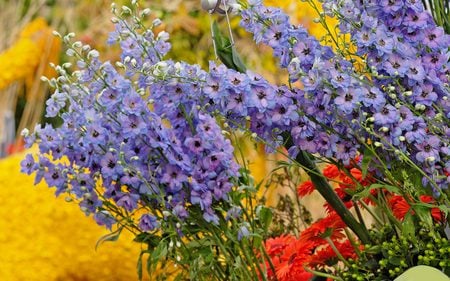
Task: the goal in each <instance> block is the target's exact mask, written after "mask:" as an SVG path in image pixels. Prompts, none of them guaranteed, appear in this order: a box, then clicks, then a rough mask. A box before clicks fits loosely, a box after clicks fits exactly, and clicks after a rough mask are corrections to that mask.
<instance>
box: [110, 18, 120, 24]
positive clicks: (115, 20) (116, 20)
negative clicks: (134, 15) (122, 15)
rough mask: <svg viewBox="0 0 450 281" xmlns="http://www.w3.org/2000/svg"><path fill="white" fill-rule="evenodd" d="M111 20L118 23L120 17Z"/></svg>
mask: <svg viewBox="0 0 450 281" xmlns="http://www.w3.org/2000/svg"><path fill="white" fill-rule="evenodd" d="M111 22H112V23H118V22H119V19H118V18H111Z"/></svg>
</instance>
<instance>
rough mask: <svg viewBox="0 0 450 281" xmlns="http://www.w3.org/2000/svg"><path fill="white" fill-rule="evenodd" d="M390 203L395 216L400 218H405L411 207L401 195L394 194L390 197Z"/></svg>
mask: <svg viewBox="0 0 450 281" xmlns="http://www.w3.org/2000/svg"><path fill="white" fill-rule="evenodd" d="M389 205H391V209H392V212H393V213H394V216H395V217H396V218H397V219H399V220H403V219H404V218H405V216H406V214H407V213H408V212H409V211H410V209H411V206H410V205H409V204H408V202H406V200H405V198H403V196H400V195H394V196H392V197H391V198H390V199H389Z"/></svg>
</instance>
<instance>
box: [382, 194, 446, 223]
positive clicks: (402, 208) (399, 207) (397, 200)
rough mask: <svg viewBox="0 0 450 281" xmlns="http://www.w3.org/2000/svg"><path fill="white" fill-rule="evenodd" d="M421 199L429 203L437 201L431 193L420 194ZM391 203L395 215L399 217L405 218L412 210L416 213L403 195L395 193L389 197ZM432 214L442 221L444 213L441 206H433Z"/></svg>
mask: <svg viewBox="0 0 450 281" xmlns="http://www.w3.org/2000/svg"><path fill="white" fill-rule="evenodd" d="M419 199H420V201H421V202H423V203H429V204H433V203H434V202H435V201H434V199H433V197H432V196H429V195H421V196H419ZM389 204H390V205H391V209H392V212H393V213H394V216H395V217H396V218H397V219H399V220H403V219H404V218H405V216H406V214H407V213H408V212H411V214H414V210H411V206H410V205H409V204H408V202H407V201H406V200H405V198H403V196H400V195H394V196H392V197H391V198H390V199H389ZM430 212H431V216H432V217H433V219H434V220H435V221H442V219H443V215H442V212H441V211H440V210H439V208H437V207H435V208H431V210H430Z"/></svg>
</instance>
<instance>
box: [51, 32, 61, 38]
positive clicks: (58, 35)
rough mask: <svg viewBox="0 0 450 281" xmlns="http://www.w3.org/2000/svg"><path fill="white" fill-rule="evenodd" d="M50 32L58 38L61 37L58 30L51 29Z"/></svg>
mask: <svg viewBox="0 0 450 281" xmlns="http://www.w3.org/2000/svg"><path fill="white" fill-rule="evenodd" d="M52 34H53V35H54V36H57V37H59V38H61V37H62V36H61V34H60V33H59V32H58V31H56V30H53V31H52Z"/></svg>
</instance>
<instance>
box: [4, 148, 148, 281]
mask: <svg viewBox="0 0 450 281" xmlns="http://www.w3.org/2000/svg"><path fill="white" fill-rule="evenodd" d="M23 157H24V155H22V154H19V155H14V156H12V157H9V158H6V159H3V160H1V161H0V194H1V196H0V280H5V281H23V280H27V281H34V280H36V281H44V280H45V281H91V280H92V281H94V280H95V281H102V280H104V281H115V280H117V281H129V280H137V279H138V277H137V270H136V264H137V258H138V257H139V253H140V250H141V249H140V245H139V244H138V243H135V242H132V239H133V236H132V235H131V234H129V233H125V232H123V233H122V235H121V237H120V238H119V241H116V242H105V243H103V244H102V245H100V246H99V248H98V249H97V251H96V250H95V244H96V242H97V240H98V239H99V238H100V237H101V236H103V235H105V234H107V233H109V232H108V230H106V229H104V228H102V227H100V226H97V225H96V224H95V222H94V221H93V219H92V218H90V217H86V216H85V215H84V214H83V213H82V212H81V211H80V210H79V207H78V206H77V205H76V204H73V203H66V202H65V201H64V198H57V199H55V196H54V193H53V190H51V189H49V188H48V187H46V186H45V185H44V184H39V185H38V186H33V177H31V176H27V175H23V174H21V173H20V171H19V169H20V166H19V163H20V161H21V159H23ZM144 271H145V263H144ZM147 280H148V279H147Z"/></svg>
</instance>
